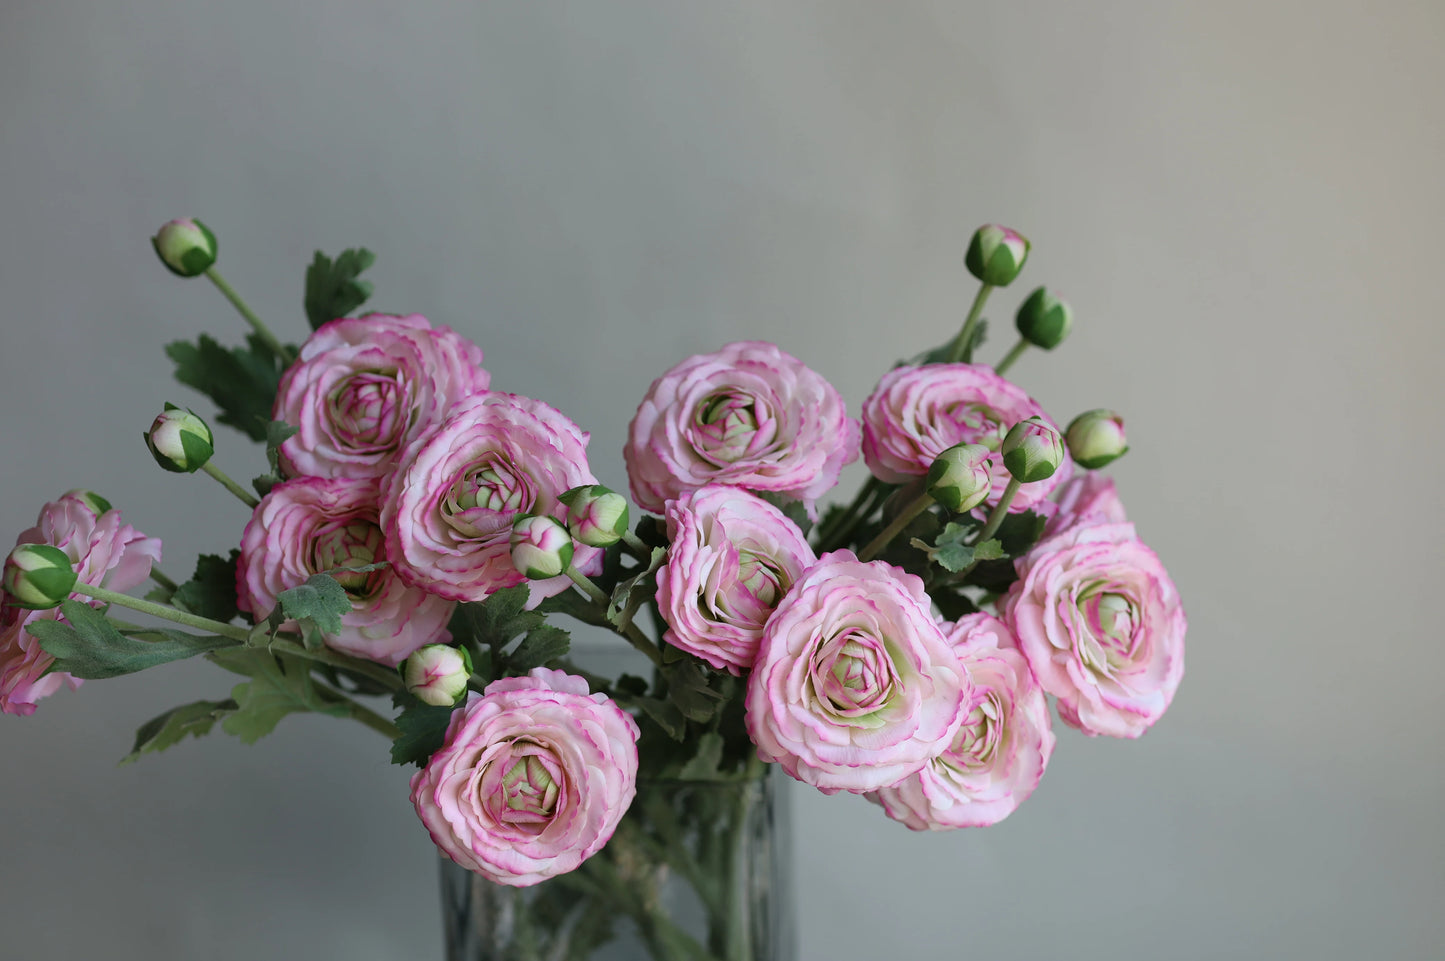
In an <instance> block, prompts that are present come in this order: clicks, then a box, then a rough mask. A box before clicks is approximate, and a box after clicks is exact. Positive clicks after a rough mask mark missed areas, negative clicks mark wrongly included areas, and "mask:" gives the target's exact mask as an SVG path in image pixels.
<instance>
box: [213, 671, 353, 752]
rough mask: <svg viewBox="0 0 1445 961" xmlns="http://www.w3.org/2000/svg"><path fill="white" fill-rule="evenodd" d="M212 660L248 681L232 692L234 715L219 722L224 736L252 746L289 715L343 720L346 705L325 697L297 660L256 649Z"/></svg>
mask: <svg viewBox="0 0 1445 961" xmlns="http://www.w3.org/2000/svg"><path fill="white" fill-rule="evenodd" d="M211 658H212V660H214V661H216V662H217V663H219V664H221V666H223V667H225V668H226V669H227V670H229V671H234V672H236V673H238V674H245V675H247V676H249V677H250V678H251V680H250V681H245V682H243V683H241V684H237V685H236V686H235V687H234V688H232V690H231V697H232V698H234V699H235V701H236V705H237V706H236V711H235V712H234V713H232V714H230V715H229V716H227V717H226V719H225V720H224V721H223V722H222V724H221V728H222V729H223V730H224V731H225V732H226V733H227V734H234V735H236V736H237V737H239V738H240V739H241V740H242V742H244V743H246V744H254V743H256V741H258V740H260V739H261V738H262V737H264V736H266V735H267V734H270V733H271V732H272V731H273V730H275V728H276V724H277V723H278V722H279V721H280V720H281V718H283V717H285V716H286V715H288V714H295V713H298V712H302V711H312V712H316V713H318V714H327V715H330V716H332V717H346V716H347V714H348V713H349V708H348V706H347V705H346V703H345V702H342V701H337V700H334V699H332V698H330V697H328V696H327V695H326V694H325V693H323V692H322V691H321V690H320V689H318V688H317V687H316V683H315V682H314V681H313V680H312V679H311V672H310V666H309V665H308V664H307V663H306V662H305V661H302V660H300V659H299V658H290V657H279V656H277V655H274V654H272V653H271V652H270V651H266V650H263V649H259V648H233V649H231V650H225V651H217V652H215V653H214V654H212V655H211Z"/></svg>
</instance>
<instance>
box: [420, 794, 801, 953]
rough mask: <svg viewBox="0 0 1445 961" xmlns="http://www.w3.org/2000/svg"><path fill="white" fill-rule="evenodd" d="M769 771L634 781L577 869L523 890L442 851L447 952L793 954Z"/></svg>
mask: <svg viewBox="0 0 1445 961" xmlns="http://www.w3.org/2000/svg"><path fill="white" fill-rule="evenodd" d="M785 821H786V804H785V799H784V798H783V797H782V790H781V785H780V784H779V783H777V778H775V777H772V776H768V775H764V776H762V777H754V778H747V779H743V780H733V781H681V780H651V781H639V782H638V785H637V798H636V800H635V801H633V803H632V806H631V807H630V808H629V809H628V812H627V814H626V816H625V817H624V818H623V820H622V823H621V824H620V825H619V826H618V829H617V832H616V833H615V834H614V835H613V836H612V839H611V840H610V841H609V842H608V843H607V845H606V847H604V848H603V849H602V850H601V851H599V852H598V853H597V854H595V855H593V856H592V857H591V858H589V859H588V860H587V861H585V862H583V864H582V865H581V867H579V868H578V869H577V870H575V871H573V872H571V873H569V874H565V875H560V876H558V877H555V878H551V879H549V880H547V881H543V882H542V883H540V884H537V885H534V886H532V887H526V888H512V887H506V886H503V885H498V884H493V883H492V882H490V881H488V880H486V879H485V878H482V877H481V876H479V875H476V874H473V873H471V872H470V871H467V870H466V869H464V868H461V867H458V866H457V865H456V864H454V863H453V862H452V861H450V860H449V859H447V858H445V857H444V858H442V865H441V890H442V915H443V925H444V929H445V935H446V957H447V961H642V959H648V961H794V958H795V953H796V948H795V941H794V933H793V927H792V899H791V887H790V885H791V878H790V871H789V864H790V861H791V854H790V850H789V842H788V836H787V831H786V826H785Z"/></svg>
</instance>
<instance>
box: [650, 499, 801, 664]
mask: <svg viewBox="0 0 1445 961" xmlns="http://www.w3.org/2000/svg"><path fill="white" fill-rule="evenodd" d="M667 539H668V553H667V563H666V564H664V565H663V566H662V567H661V568H659V569H658V571H657V603H658V606H659V607H660V608H661V610H662V617H663V619H664V620H665V621H667V624H668V631H667V634H666V639H667V641H668V643H670V644H672V645H673V646H675V647H679V648H681V649H683V650H684V651H688V652H689V653H692V654H696V655H697V656H698V657H701V658H703V659H704V660H706V661H707V662H708V663H709V664H711V665H712V666H713V667H716V668H718V669H720V670H726V671H731V672H732V673H733V674H741V673H742V672H743V671H744V670H746V669H748V668H750V667H752V664H753V658H754V657H755V656H756V654H757V650H758V642H759V641H760V640H761V639H762V636H763V625H764V624H765V623H767V620H768V618H769V616H771V615H772V613H773V608H775V607H777V605H778V602H779V601H780V600H782V598H783V595H784V594H786V593H787V592H788V589H789V588H790V587H791V586H792V584H793V582H794V581H796V580H797V579H798V577H799V576H800V575H801V574H802V573H803V571H804V569H805V568H807V567H808V566H809V565H811V564H812V563H813V562H814V561H815V560H816V559H817V558H816V557H815V556H814V554H813V549H812V548H811V547H809V546H808V541H807V539H806V538H805V537H804V536H803V532H802V531H801V530H799V529H798V526H797V525H796V524H794V523H793V522H792V521H790V520H788V518H787V517H786V516H784V514H783V512H782V511H780V510H778V509H777V508H776V507H774V506H773V505H771V504H769V503H768V502H767V501H765V500H763V499H762V498H760V497H757V496H755V495H753V494H749V493H748V492H747V491H745V490H742V489H741V488H737V487H720V486H712V487H703V488H700V489H698V490H695V491H690V492H688V493H686V494H683V495H682V496H681V497H679V498H678V499H677V500H674V501H670V502H668V505H667Z"/></svg>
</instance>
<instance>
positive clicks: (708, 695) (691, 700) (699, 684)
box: [662, 657, 723, 721]
mask: <svg viewBox="0 0 1445 961" xmlns="http://www.w3.org/2000/svg"><path fill="white" fill-rule="evenodd" d="M662 672H663V674H664V676H665V677H666V678H667V697H668V700H670V701H672V703H673V704H675V705H677V709H678V710H679V711H681V712H682V716H683V717H685V718H687V719H688V720H690V721H706V720H709V719H710V718H711V717H712V716H713V714H714V713H716V711H717V707H718V703H719V702H721V701H722V699H723V696H722V695H721V694H719V693H718V692H717V691H714V690H713V689H712V688H711V687H709V686H708V683H707V682H708V675H707V672H706V671H705V670H704V668H703V667H702V665H701V663H700V662H699V661H698V660H697V659H696V658H693V657H683V658H682V659H680V660H678V661H676V662H675V663H673V664H670V665H668V666H666V667H664V668H663V669H662Z"/></svg>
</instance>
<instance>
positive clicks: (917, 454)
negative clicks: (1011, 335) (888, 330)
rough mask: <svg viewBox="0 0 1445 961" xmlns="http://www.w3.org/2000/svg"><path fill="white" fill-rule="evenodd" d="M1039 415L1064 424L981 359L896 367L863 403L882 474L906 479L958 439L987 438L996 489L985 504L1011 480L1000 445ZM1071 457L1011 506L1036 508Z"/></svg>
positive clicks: (874, 466)
mask: <svg viewBox="0 0 1445 961" xmlns="http://www.w3.org/2000/svg"><path fill="white" fill-rule="evenodd" d="M1030 417H1039V418H1041V419H1042V420H1044V421H1045V422H1046V423H1048V424H1049V425H1051V426H1054V427H1055V429H1057V425H1055V424H1054V422H1053V420H1051V419H1050V418H1049V415H1048V414H1046V413H1044V409H1043V408H1042V407H1040V406H1039V405H1038V403H1036V402H1035V401H1034V400H1033V398H1031V397H1029V395H1028V394H1026V393H1024V392H1023V390H1021V389H1020V388H1019V387H1017V386H1015V385H1014V384H1012V383H1011V382H1009V381H1007V380H1004V379H1003V378H1002V377H1000V376H999V375H998V374H996V373H994V372H993V370H992V369H991V368H989V367H985V366H983V365H982V364H924V365H923V366H920V367H897V368H895V369H893V370H890V371H889V372H888V373H886V374H884V375H883V379H882V380H880V381H879V382H878V386H877V387H876V388H874V390H873V393H872V394H870V395H869V397H868V399H867V400H865V401H864V402H863V459H864V461H865V462H866V463H867V464H868V470H869V471H871V472H872V474H873V476H874V477H877V478H878V479H879V480H883V481H887V482H888V483H890V484H902V483H905V482H907V481H909V480H911V479H913V478H915V477H923V476H925V475H926V474H927V473H928V468H929V467H930V466H931V465H932V464H933V462H934V460H935V459H937V457H938V455H939V454H941V453H943V452H944V451H945V450H947V449H948V448H950V447H952V446H953V445H955V444H982V445H983V446H985V447H987V448H988V449H989V450H991V451H993V454H992V455H991V456H990V457H989V472H990V474H991V476H992V478H993V483H992V490H991V491H990V492H989V495H988V497H987V498H986V499H985V501H984V503H985V504H987V505H990V506H991V505H994V504H997V503H998V501H999V498H1000V497H1002V496H1003V491H1004V488H1005V487H1007V486H1008V483H1009V477H1010V475H1009V472H1008V469H1007V468H1005V467H1004V464H1003V457H1002V455H1001V454H999V451H998V449H999V446H1000V445H1001V444H1002V443H1003V439H1004V435H1006V434H1007V433H1008V431H1009V428H1010V427H1012V426H1013V425H1014V424H1017V423H1018V422H1019V421H1023V420H1027V419H1028V418H1030ZM1072 473H1073V465H1072V464H1071V462H1070V461H1069V460H1068V459H1067V458H1065V460H1064V462H1063V463H1062V464H1061V465H1059V469H1058V470H1057V471H1055V472H1054V475H1053V476H1052V477H1049V478H1047V479H1045V480H1041V481H1038V482H1036V483H1032V484H1024V485H1023V486H1022V487H1020V488H1019V490H1018V493H1017V494H1015V495H1014V499H1013V501H1012V502H1010V504H1009V511H1010V513H1019V512H1021V511H1026V510H1030V509H1037V508H1036V505H1038V504H1039V503H1040V502H1041V501H1043V500H1045V499H1046V498H1047V497H1048V496H1049V494H1050V492H1052V491H1053V490H1054V488H1056V487H1058V486H1059V485H1060V484H1062V483H1064V482H1065V481H1067V480H1068V479H1069V476H1070V475H1071V474H1072Z"/></svg>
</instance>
